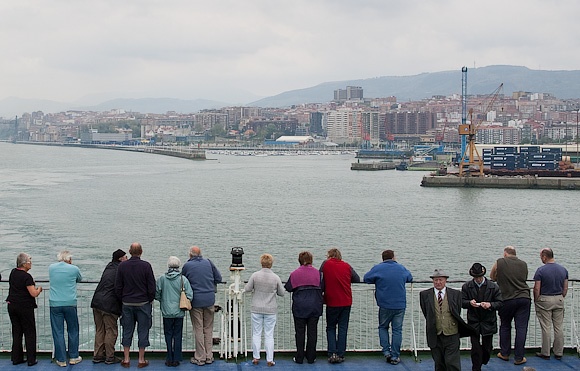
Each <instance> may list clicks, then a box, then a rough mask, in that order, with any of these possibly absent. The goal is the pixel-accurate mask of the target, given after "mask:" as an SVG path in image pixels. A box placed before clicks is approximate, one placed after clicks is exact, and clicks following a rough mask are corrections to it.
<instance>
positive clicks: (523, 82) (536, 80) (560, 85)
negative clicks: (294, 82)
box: [248, 66, 580, 107]
mask: <svg viewBox="0 0 580 371" xmlns="http://www.w3.org/2000/svg"><path fill="white" fill-rule="evenodd" d="M502 82H503V84H504V87H503V93H504V94H506V95H511V93H512V92H514V91H530V92H537V93H550V94H553V95H555V96H556V97H558V98H580V71H578V70H574V71H542V70H531V69H529V68H527V67H518V66H489V67H480V68H475V69H469V68H468V71H467V93H468V94H490V93H491V92H493V91H494V90H495V89H496V88H497V87H498V86H499V84H501V83H502ZM347 85H350V86H361V87H362V88H363V89H364V96H365V97H369V98H379V97H388V96H396V97H397V100H398V101H399V102H404V101H408V100H421V99H424V98H431V97H432V96H433V95H450V94H461V69H460V68H458V69H457V70H456V71H443V72H434V73H422V74H419V75H414V76H383V77H376V78H370V79H362V80H345V81H334V82H326V83H322V84H320V85H316V86H313V87H311V88H306V89H298V90H292V91H287V92H284V93H281V94H278V95H275V96H272V97H268V98H264V99H260V100H258V101H255V102H253V103H250V104H248V105H249V106H257V107H288V106H292V105H297V104H302V103H320V102H328V101H331V100H332V99H333V98H334V90H336V89H344V88H345V87H346V86H347Z"/></svg>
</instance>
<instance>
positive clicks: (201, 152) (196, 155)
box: [14, 141, 207, 160]
mask: <svg viewBox="0 0 580 371" xmlns="http://www.w3.org/2000/svg"><path fill="white" fill-rule="evenodd" d="M14 144H28V145H37V146H52V147H69V148H71V147H72V148H98V149H108V150H113V151H128V152H143V153H152V154H156V155H163V156H172V157H179V158H184V159H187V160H206V159H207V158H206V157H205V149H200V148H191V147H186V146H143V145H139V146H123V145H113V144H88V143H61V142H33V141H18V142H14Z"/></svg>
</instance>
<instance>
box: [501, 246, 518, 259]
mask: <svg viewBox="0 0 580 371" xmlns="http://www.w3.org/2000/svg"><path fill="white" fill-rule="evenodd" d="M503 256H504V257H506V256H516V248H515V247H513V246H506V248H505V249H503Z"/></svg>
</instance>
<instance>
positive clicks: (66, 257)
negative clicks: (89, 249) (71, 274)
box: [56, 250, 72, 263]
mask: <svg viewBox="0 0 580 371" xmlns="http://www.w3.org/2000/svg"><path fill="white" fill-rule="evenodd" d="M56 258H57V259H58V261H59V262H67V263H68V262H70V261H71V259H72V254H71V253H70V251H68V250H62V251H61V252H59V253H58V255H57V256H56Z"/></svg>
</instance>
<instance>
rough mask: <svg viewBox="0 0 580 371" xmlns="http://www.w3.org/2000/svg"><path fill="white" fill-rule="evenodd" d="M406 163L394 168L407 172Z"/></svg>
mask: <svg viewBox="0 0 580 371" xmlns="http://www.w3.org/2000/svg"><path fill="white" fill-rule="evenodd" d="M407 167H408V166H407V162H406V161H401V162H400V163H399V164H398V165H397V166H395V169H396V170H407Z"/></svg>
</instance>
